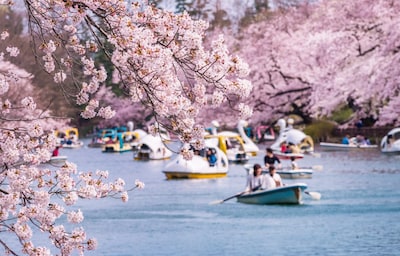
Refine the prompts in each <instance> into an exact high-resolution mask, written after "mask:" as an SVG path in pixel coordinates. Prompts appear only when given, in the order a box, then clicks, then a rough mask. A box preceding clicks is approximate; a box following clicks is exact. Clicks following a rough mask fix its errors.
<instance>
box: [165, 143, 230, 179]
mask: <svg viewBox="0 0 400 256" xmlns="http://www.w3.org/2000/svg"><path fill="white" fill-rule="evenodd" d="M210 148H212V147H210ZM212 149H213V150H214V152H215V156H216V158H217V162H216V163H215V165H213V166H211V165H210V163H209V162H208V160H207V158H206V156H205V152H207V148H206V149H204V150H201V153H200V155H194V156H193V158H192V159H191V160H186V159H184V157H183V156H182V155H180V154H179V155H177V157H176V158H174V159H173V160H171V161H170V162H169V163H167V164H166V165H165V167H164V170H163V173H164V174H165V176H166V177H167V179H214V178H223V177H226V175H227V173H228V169H229V166H228V158H227V157H226V155H225V153H224V152H222V150H220V149H219V148H218V147H214V148H212Z"/></svg>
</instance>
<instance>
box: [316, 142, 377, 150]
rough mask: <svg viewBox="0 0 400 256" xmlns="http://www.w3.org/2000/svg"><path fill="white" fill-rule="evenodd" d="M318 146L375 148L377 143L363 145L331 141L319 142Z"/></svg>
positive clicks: (327, 147) (328, 147) (330, 147)
mask: <svg viewBox="0 0 400 256" xmlns="http://www.w3.org/2000/svg"><path fill="white" fill-rule="evenodd" d="M319 146H320V147H321V148H325V149H335V150H336V149H338V150H340V149H344V150H346V149H376V148H377V147H378V145H366V144H365V145H364V144H342V143H331V142H320V143H319Z"/></svg>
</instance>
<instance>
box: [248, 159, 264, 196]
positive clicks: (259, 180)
mask: <svg viewBox="0 0 400 256" xmlns="http://www.w3.org/2000/svg"><path fill="white" fill-rule="evenodd" d="M266 185H267V183H266V179H265V175H264V174H263V173H262V167H261V165H260V164H254V166H253V173H250V174H249V175H248V176H247V182H246V189H245V191H246V192H253V191H256V190H259V189H266Z"/></svg>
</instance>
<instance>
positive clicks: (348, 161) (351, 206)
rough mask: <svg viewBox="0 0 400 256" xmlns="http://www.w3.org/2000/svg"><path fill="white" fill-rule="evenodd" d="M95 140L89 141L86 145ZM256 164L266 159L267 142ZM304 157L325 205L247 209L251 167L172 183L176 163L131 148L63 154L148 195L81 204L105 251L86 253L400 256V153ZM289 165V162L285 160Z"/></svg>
mask: <svg viewBox="0 0 400 256" xmlns="http://www.w3.org/2000/svg"><path fill="white" fill-rule="evenodd" d="M85 142H86V144H87V142H88V141H85ZM260 147H261V151H260V153H259V154H258V156H256V157H254V158H252V159H251V160H250V162H249V163H262V161H263V160H262V159H263V156H264V149H265V147H266V146H265V145H261V146H260ZM316 152H317V154H316V156H309V155H308V156H306V157H305V158H304V159H302V160H299V161H298V163H299V165H300V166H322V167H323V169H322V170H320V171H314V175H313V178H312V179H305V180H284V182H285V183H288V184H289V183H293V182H305V183H306V184H307V185H308V189H307V190H308V191H317V192H319V193H321V194H322V198H321V200H319V201H316V200H312V199H311V198H310V197H309V196H307V195H305V194H304V195H303V201H304V203H303V204H302V205H295V206H293V205H292V206H288V205H286V206H285V205H273V206H271V205H246V204H241V203H238V202H236V199H232V200H229V201H227V202H225V203H223V204H218V205H215V204H210V203H211V202H213V201H215V200H219V199H224V198H227V197H229V196H231V195H234V194H236V193H237V192H240V191H242V190H243V189H244V186H245V182H246V171H245V169H244V168H243V166H242V165H231V166H230V169H229V173H228V176H227V177H226V178H221V179H210V180H166V179H165V176H164V174H163V173H162V169H163V166H164V165H165V163H166V162H167V161H148V162H141V161H136V160H133V154H132V152H128V153H122V154H118V153H117V154H113V153H102V152H101V149H99V148H88V147H84V148H81V149H75V150H68V149H62V150H61V154H64V155H67V156H68V158H69V160H70V161H72V162H74V163H76V164H77V165H78V166H79V168H80V169H81V170H91V171H95V170H97V169H101V170H108V171H109V172H110V178H111V179H114V178H117V177H121V178H123V179H125V181H126V182H127V183H128V186H129V185H130V186H132V185H133V184H134V181H135V179H139V180H141V181H143V182H144V183H145V185H146V186H145V188H144V189H143V190H135V191H133V192H131V193H130V198H129V201H128V202H127V203H122V202H121V201H120V200H117V199H105V200H93V201H82V202H80V203H79V205H77V206H76V207H77V208H81V209H82V211H83V213H84V215H85V221H84V223H83V225H84V227H85V228H86V231H87V233H88V236H89V237H96V238H97V240H98V242H99V245H98V249H97V250H96V251H94V252H87V253H86V254H85V255H115V256H117V255H118V256H122V255H399V253H400V222H399V220H400V156H399V155H390V156H387V155H384V154H381V153H380V151H379V150H378V149H376V150H364V151H362V150H352V151H322V150H320V149H319V148H317V149H316ZM284 165H289V162H284Z"/></svg>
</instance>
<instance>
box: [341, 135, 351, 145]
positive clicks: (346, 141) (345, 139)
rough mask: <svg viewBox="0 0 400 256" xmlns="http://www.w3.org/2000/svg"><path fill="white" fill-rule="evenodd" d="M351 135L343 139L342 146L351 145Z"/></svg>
mask: <svg viewBox="0 0 400 256" xmlns="http://www.w3.org/2000/svg"><path fill="white" fill-rule="evenodd" d="M349 139H350V135H348V134H346V136H344V137H343V139H342V144H346V145H349V144H350V140H349Z"/></svg>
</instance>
